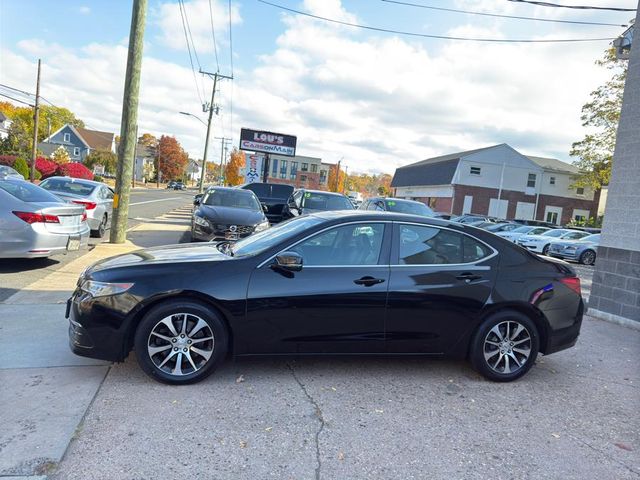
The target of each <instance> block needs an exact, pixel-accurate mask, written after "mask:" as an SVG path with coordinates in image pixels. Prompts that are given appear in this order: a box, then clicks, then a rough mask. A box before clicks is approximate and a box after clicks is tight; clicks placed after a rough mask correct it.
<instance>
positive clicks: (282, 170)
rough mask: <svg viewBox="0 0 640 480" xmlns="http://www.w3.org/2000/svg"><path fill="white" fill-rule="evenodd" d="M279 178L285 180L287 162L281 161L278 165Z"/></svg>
mask: <svg viewBox="0 0 640 480" xmlns="http://www.w3.org/2000/svg"><path fill="white" fill-rule="evenodd" d="M280 178H287V161H286V160H282V163H281V164H280Z"/></svg>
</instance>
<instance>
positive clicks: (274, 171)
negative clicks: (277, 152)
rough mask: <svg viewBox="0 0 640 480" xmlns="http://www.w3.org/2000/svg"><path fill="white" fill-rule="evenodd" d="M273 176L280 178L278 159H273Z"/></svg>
mask: <svg viewBox="0 0 640 480" xmlns="http://www.w3.org/2000/svg"><path fill="white" fill-rule="evenodd" d="M271 176H273V177H277V176H278V159H277V158H272V159H271Z"/></svg>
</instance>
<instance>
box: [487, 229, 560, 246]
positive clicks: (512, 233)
mask: <svg viewBox="0 0 640 480" xmlns="http://www.w3.org/2000/svg"><path fill="white" fill-rule="evenodd" d="M549 230H550V229H549V228H547V227H534V226H531V225H523V226H521V227H518V228H514V229H513V230H509V231H508V232H498V233H496V235H498V236H499V237H502V238H506V239H507V240H510V241H512V242H513V243H516V242H517V240H518V239H519V238H520V237H521V236H523V235H527V234H530V235H540V234H541V233H544V232H547V231H549Z"/></svg>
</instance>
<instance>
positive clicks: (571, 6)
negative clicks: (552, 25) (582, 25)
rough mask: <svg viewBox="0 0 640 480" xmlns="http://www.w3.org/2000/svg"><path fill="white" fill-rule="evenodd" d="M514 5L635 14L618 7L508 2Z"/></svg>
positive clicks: (512, 0)
mask: <svg viewBox="0 0 640 480" xmlns="http://www.w3.org/2000/svg"><path fill="white" fill-rule="evenodd" d="M508 1H509V2H515V3H530V4H532V5H539V6H541V7H555V8H573V9H576V10H609V11H612V12H635V11H636V9H635V8H620V7H594V6H591V5H560V4H559V3H551V2H538V1H534V0H508Z"/></svg>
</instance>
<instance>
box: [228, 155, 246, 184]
mask: <svg viewBox="0 0 640 480" xmlns="http://www.w3.org/2000/svg"><path fill="white" fill-rule="evenodd" d="M244 166H245V157H244V152H243V151H241V150H238V149H237V148H234V149H233V151H232V152H231V156H230V158H229V163H227V165H226V166H225V167H224V179H225V182H226V184H227V185H240V184H241V183H242V177H241V176H240V169H241V168H244Z"/></svg>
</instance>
